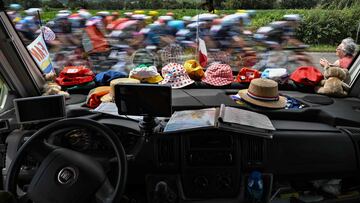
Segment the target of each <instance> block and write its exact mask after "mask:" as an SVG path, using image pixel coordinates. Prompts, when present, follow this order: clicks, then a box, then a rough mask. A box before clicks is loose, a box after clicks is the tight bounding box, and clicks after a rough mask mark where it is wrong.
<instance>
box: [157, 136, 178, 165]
mask: <svg viewBox="0 0 360 203" xmlns="http://www.w3.org/2000/svg"><path fill="white" fill-rule="evenodd" d="M175 161H176V160H175V140H174V139H171V138H161V139H159V140H158V162H159V163H158V164H159V166H172V165H174V164H175Z"/></svg>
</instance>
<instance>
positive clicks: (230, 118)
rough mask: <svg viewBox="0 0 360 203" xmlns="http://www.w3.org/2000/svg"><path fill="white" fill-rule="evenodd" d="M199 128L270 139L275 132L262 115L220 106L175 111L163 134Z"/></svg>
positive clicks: (266, 118) (268, 120)
mask: <svg viewBox="0 0 360 203" xmlns="http://www.w3.org/2000/svg"><path fill="white" fill-rule="evenodd" d="M201 128H220V129H223V130H229V131H234V132H243V133H246V134H250V135H255V136H261V137H266V138H272V135H273V132H274V131H275V128H274V126H273V124H272V123H271V121H270V119H269V118H268V117H267V116H266V115H264V114H260V113H255V112H252V111H248V110H243V109H238V108H234V107H227V106H225V105H221V106H220V108H208V109H200V110H187V111H176V112H174V113H173V115H172V116H171V118H170V120H169V121H168V123H167V124H166V126H165V129H164V132H165V133H167V132H178V131H187V130H191V129H201Z"/></svg>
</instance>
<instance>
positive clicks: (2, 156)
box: [0, 144, 7, 168]
mask: <svg viewBox="0 0 360 203" xmlns="http://www.w3.org/2000/svg"><path fill="white" fill-rule="evenodd" d="M6 151H7V144H0V160H1V161H0V163H1V166H0V167H1V168H5V166H6Z"/></svg>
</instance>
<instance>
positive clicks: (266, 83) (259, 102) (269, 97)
mask: <svg viewBox="0 0 360 203" xmlns="http://www.w3.org/2000/svg"><path fill="white" fill-rule="evenodd" d="M238 95H239V96H240V97H241V98H242V99H243V100H245V101H247V102H249V103H251V104H254V105H256V106H261V107H266V108H274V109H278V108H284V107H285V106H286V98H285V97H283V96H279V92H278V84H277V82H275V81H273V80H269V79H263V78H257V79H253V80H252V81H251V83H250V86H249V89H245V90H240V91H239V93H238Z"/></svg>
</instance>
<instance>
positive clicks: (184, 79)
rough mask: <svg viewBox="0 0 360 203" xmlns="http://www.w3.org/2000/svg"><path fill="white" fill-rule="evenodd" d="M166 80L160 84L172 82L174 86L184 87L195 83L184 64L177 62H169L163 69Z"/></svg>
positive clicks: (162, 72)
mask: <svg viewBox="0 0 360 203" xmlns="http://www.w3.org/2000/svg"><path fill="white" fill-rule="evenodd" d="M161 74H162V75H163V77H164V80H163V81H161V82H160V83H159V84H161V85H164V84H170V85H171V87H172V88H182V87H185V86H187V85H190V84H192V83H194V80H192V79H190V77H189V75H188V74H187V73H186V70H185V68H184V66H182V65H180V64H177V63H169V64H168V65H166V66H164V67H163V68H162V70H161Z"/></svg>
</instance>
